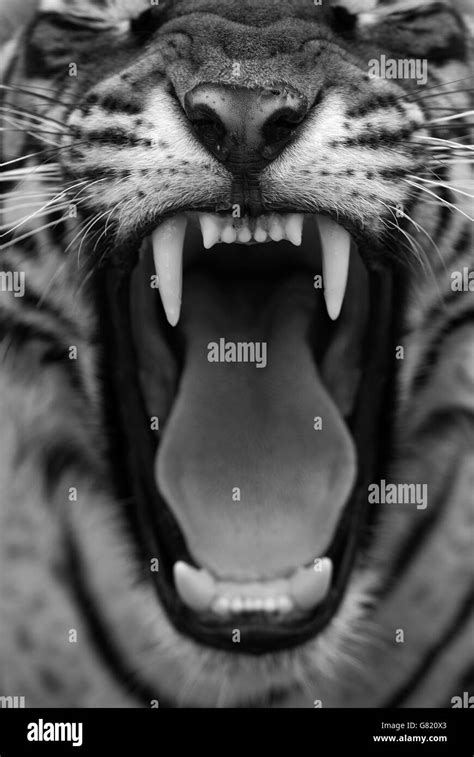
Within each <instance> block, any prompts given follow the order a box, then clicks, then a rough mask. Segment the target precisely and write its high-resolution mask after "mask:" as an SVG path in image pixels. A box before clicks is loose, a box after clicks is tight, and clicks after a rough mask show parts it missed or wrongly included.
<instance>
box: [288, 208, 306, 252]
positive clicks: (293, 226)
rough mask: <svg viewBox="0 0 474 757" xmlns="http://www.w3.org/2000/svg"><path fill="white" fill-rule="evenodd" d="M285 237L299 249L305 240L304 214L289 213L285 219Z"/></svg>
mask: <svg viewBox="0 0 474 757" xmlns="http://www.w3.org/2000/svg"><path fill="white" fill-rule="evenodd" d="M285 236H286V238H287V239H288V240H289V241H290V242H291V243H292V244H294V245H296V246H297V247H299V246H300V245H301V240H302V238H303V214H302V213H289V214H288V215H287V216H286V218H285Z"/></svg>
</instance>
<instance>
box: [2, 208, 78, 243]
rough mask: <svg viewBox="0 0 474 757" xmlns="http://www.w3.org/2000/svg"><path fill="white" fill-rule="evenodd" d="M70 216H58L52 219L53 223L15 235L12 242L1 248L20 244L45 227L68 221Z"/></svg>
mask: <svg viewBox="0 0 474 757" xmlns="http://www.w3.org/2000/svg"><path fill="white" fill-rule="evenodd" d="M67 218H68V216H67V215H66V216H63V217H62V218H58V219H57V220H56V221H51V223H46V224H44V225H43V226H41V227H40V228H38V229H33V230H32V231H28V232H26V234H22V235H21V236H19V237H15V238H14V239H12V240H11V241H10V242H7V243H6V244H5V245H2V246H1V247H0V249H2V250H4V249H7V248H8V247H13V246H14V245H16V244H18V242H22V241H23V240H24V239H28V237H32V236H34V235H35V234H39V233H40V232H42V231H44V230H45V229H49V228H51V227H53V226H57V225H58V224H59V223H62V222H63V221H66V220H67Z"/></svg>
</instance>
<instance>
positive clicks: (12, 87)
mask: <svg viewBox="0 0 474 757" xmlns="http://www.w3.org/2000/svg"><path fill="white" fill-rule="evenodd" d="M0 89H6V90H8V91H9V92H18V93H20V94H23V95H30V96H32V97H38V98H40V99H41V100H47V101H48V102H51V103H54V104H55V105H64V106H65V107H69V106H70V105H72V103H73V101H71V102H70V103H65V102H63V101H62V100H59V99H58V98H57V97H51V95H44V94H42V93H39V92H34V91H33V89H32V88H26V87H19V86H17V85H11V84H0ZM36 89H48V88H47V87H36Z"/></svg>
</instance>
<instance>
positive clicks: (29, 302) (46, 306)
mask: <svg viewBox="0 0 474 757" xmlns="http://www.w3.org/2000/svg"><path fill="white" fill-rule="evenodd" d="M5 262H6V265H5ZM5 262H3V264H2V266H1V269H0V273H12V274H14V273H16V272H19V271H20V269H21V264H20V265H15V263H14V261H12V260H11V259H10V260H9V261H5ZM25 282H26V283H28V282H27V276H26V275H25ZM0 297H1V291H0ZM18 299H20V300H21V303H18V304H19V306H21V310H24V311H26V309H30V310H33V311H34V313H44V314H45V315H47V316H49V317H50V318H52V319H53V320H54V321H56V322H57V323H58V326H60V327H63V328H64V329H65V330H67V331H70V332H71V336H72V337H81V332H80V331H79V329H78V328H77V323H76V322H75V321H72V320H70V318H68V317H67V315H66V314H65V313H64V311H63V310H60V309H59V308H58V307H56V305H54V303H53V302H51V300H50V299H46V298H44V299H43V296H42V295H39V294H38V293H37V292H35V291H34V290H33V289H32V287H31V286H25V292H24V294H23V296H22V297H21V298H18ZM0 304H1V300H0Z"/></svg>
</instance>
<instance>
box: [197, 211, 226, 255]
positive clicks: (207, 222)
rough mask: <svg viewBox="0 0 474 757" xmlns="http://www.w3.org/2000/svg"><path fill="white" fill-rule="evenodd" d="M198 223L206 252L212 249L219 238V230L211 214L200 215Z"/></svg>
mask: <svg viewBox="0 0 474 757" xmlns="http://www.w3.org/2000/svg"><path fill="white" fill-rule="evenodd" d="M199 223H200V225H201V233H202V242H203V245H204V247H205V249H206V250H210V249H211V247H214V245H215V244H217V242H219V240H220V238H221V228H220V225H219V223H218V221H217V219H216V217H215V216H213V215H211V213H200V214H199Z"/></svg>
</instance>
